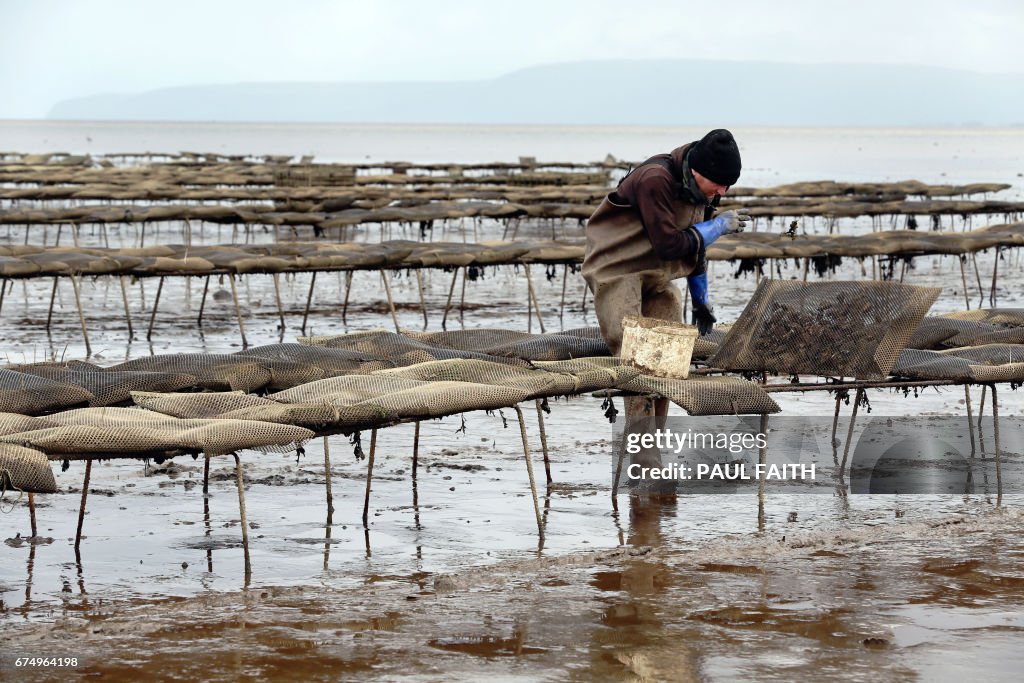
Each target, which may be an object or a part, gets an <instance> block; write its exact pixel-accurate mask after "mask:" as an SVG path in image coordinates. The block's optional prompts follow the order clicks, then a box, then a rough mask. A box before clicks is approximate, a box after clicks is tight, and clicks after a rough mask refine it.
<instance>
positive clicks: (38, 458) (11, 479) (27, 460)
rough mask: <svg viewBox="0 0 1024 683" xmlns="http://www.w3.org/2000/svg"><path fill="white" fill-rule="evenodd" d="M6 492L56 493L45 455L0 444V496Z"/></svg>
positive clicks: (11, 445) (54, 482)
mask: <svg viewBox="0 0 1024 683" xmlns="http://www.w3.org/2000/svg"><path fill="white" fill-rule="evenodd" d="M7 491H23V492H25V493H56V492H57V482H56V481H54V478H53V470H52V469H50V460H49V458H47V457H46V454H45V453H41V452H39V451H37V450H33V449H31V448H23V447H22V446H17V445H13V444H7V443H0V494H2V493H5V492H7Z"/></svg>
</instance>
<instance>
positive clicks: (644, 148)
mask: <svg viewBox="0 0 1024 683" xmlns="http://www.w3.org/2000/svg"><path fill="white" fill-rule="evenodd" d="M705 132H707V130H706V129H705V128H694V127H683V126H680V127H647V126H521V125H504V126H491V125H487V126H481V125H477V126H470V125H407V124H395V125H390V124H291V123H280V124H265V123H259V124H256V123H175V122H168V123H144V122H121V121H117V122H113V121H105V122H90V121H82V122H78V121H76V122H66V121H0V151H23V152H46V151H60V152H69V153H93V154H111V153H118V152H142V151H152V152H162V153H172V152H178V151H192V152H217V153H221V154H291V155H296V156H300V155H307V154H312V155H314V156H315V157H316V158H317V159H318V160H320V161H344V162H358V161H413V162H431V161H437V162H441V161H452V162H463V163H469V162H487V161H515V160H517V159H518V157H519V156H521V155H522V156H533V157H537V159H539V160H542V161H596V160H601V159H604V158H605V156H606V155H608V154H611V155H613V156H615V157H616V158H619V159H627V160H641V159H644V158H646V157H648V156H651V155H652V154H657V153H659V152H665V151H668V150H670V149H672V148H673V147H675V146H677V145H680V144H682V143H685V142H689V141H691V140H694V139H696V138H698V137H700V136H702V135H703V134H704V133H705ZM733 132H734V133H735V135H736V137H737V139H738V141H739V143H740V148H741V151H742V153H743V161H744V170H743V177H742V180H741V182H742V183H743V184H745V185H772V184H777V183H783V182H793V181H801V180H826V179H828V180H847V181H864V182H868V181H886V180H905V179H911V178H913V179H917V180H922V181H925V182H932V183H960V182H1007V183H1012V184H1013V185H1014V188H1013V189H1012V190H1011V191H1010V192H1008V193H1004V194H1003V195H1001V198H1005V199H1017V198H1020V197H1022V196H1024V129H1022V128H1016V129H989V128H979V129H965V128H958V129H882V128H860V129H853V128H735V129H734V130H733Z"/></svg>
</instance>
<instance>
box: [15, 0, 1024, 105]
mask: <svg viewBox="0 0 1024 683" xmlns="http://www.w3.org/2000/svg"><path fill="white" fill-rule="evenodd" d="M1022 26H1024V3H1022V2H1020V1H1019V0H923V1H917V0H906V1H900V0H858V1H857V2H826V1H824V0H815V1H804V0H773V1H771V2H765V0H723V1H722V2H718V3H713V2H700V3H697V2H691V1H689V0H632V1H631V2H626V1H625V0H618V1H616V2H612V1H608V0H586V1H584V0H573V1H569V0H512V1H510V2H505V3H500V4H499V3H489V2H481V1H480V0H459V1H457V0H357V1H352V0H332V1H331V0H289V1H287V2H285V1H284V0H275V1H269V0H244V1H243V0H136V1H134V2H133V1H131V0H31V1H29V0H0V119H33V118H43V117H45V116H46V114H47V112H48V111H49V110H50V108H51V107H52V106H53V105H54V104H56V103H57V102H59V101H61V100H64V99H68V98H73V97H83V96H88V95H95V94H106V93H139V92H145V91H149V90H155V89H159V88H167V87H174V86H185V85H198V84H216V83H239V82H265V81H272V82H273V81H276V82H280V81H401V80H416V81H424V80H471V79H486V78H494V77H497V76H500V75H502V74H505V73H508V72H511V71H515V70H517V69H521V68H525V67H529V66H536V65H539V64H548V63H553V62H573V61H583V60H594V59H618V58H628V59H644V58H651V59H665V58H683V59H685V58H693V59H709V60H721V59H727V60H761V61H779V62H797V63H822V62H824V63H872V64H878V63H882V64H920V65H929V66H944V67H953V68H960V69H966V70H970V71H979V72H996V73H1005V72H1021V71H1024V40H1022V39H1021V36H1020V31H1021V27H1022Z"/></svg>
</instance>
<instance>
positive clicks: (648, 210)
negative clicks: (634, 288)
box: [583, 145, 706, 292]
mask: <svg viewBox="0 0 1024 683" xmlns="http://www.w3.org/2000/svg"><path fill="white" fill-rule="evenodd" d="M688 149H689V145H684V146H682V147H679V148H677V149H675V150H673V151H672V153H671V154H670V155H662V156H663V157H665V156H667V157H669V158H670V160H671V163H670V164H668V165H669V166H670V167H671V168H672V169H673V170H672V171H670V170H669V169H666V168H665V167H664V166H663V165H658V164H655V163H649V162H651V161H654V159H657V157H654V158H652V159H651V160H648V162H644V164H642V165H641V166H639V167H637V169H636V170H634V171H633V173H631V174H630V175H629V176H627V178H626V179H625V180H624V181H623V183H622V185H621V186H620V188H619V190H618V191H616V192H612V193H610V194H609V195H608V196H607V197H605V198H604V200H603V201H602V202H601V205H600V206H599V207H598V208H597V210H596V211H595V212H594V214H593V215H592V216H591V217H590V220H589V221H588V223H587V229H586V234H587V247H586V253H585V256H584V259H583V277H584V279H586V281H587V284H588V285H589V286H590V289H591V291H593V292H596V291H597V285H598V284H599V283H602V282H610V281H612V280H617V279H620V278H623V277H627V276H631V275H632V276H639V277H640V278H642V279H643V280H644V282H645V283H650V284H653V283H656V282H665V283H667V282H669V281H671V280H674V279H676V278H680V277H685V276H686V275H689V274H690V273H692V272H693V271H694V270H695V269H696V268H697V266H698V262H699V260H700V254H699V253H698V252H699V248H698V246H699V245H698V244H697V243H696V241H695V240H692V239H691V238H690V237H689V235H687V234H686V233H684V231H685V230H686V229H687V228H689V227H690V226H691V225H694V224H695V223H699V222H700V221H702V220H704V216H705V208H706V204H703V203H700V204H697V203H692V201H691V199H690V196H691V194H690V193H687V192H685V191H681V190H680V185H681V184H682V183H683V182H684V181H683V173H682V168H683V159H684V158H685V156H686V152H687V150H688ZM663 163H664V162H663ZM630 199H632V202H631V201H630ZM644 202H646V203H647V204H646V205H645V206H637V205H635V204H639V203H644ZM645 220H646V222H648V223H651V225H649V226H647V228H645ZM652 241H654V242H656V243H657V245H658V247H660V249H659V248H656V246H655V244H652ZM666 255H669V256H671V257H674V258H670V259H669V260H665V258H664V256H666Z"/></svg>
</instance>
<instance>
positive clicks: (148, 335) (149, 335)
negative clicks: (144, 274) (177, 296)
mask: <svg viewBox="0 0 1024 683" xmlns="http://www.w3.org/2000/svg"><path fill="white" fill-rule="evenodd" d="M163 291H164V278H163V276H161V277H160V278H159V280H158V281H157V285H156V298H155V299H154V300H153V312H152V313H150V314H149V329H148V330H146V341H149V340H150V339H152V338H153V323H155V322H156V309H157V307H158V306H159V305H160V293H161V292H163Z"/></svg>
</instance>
